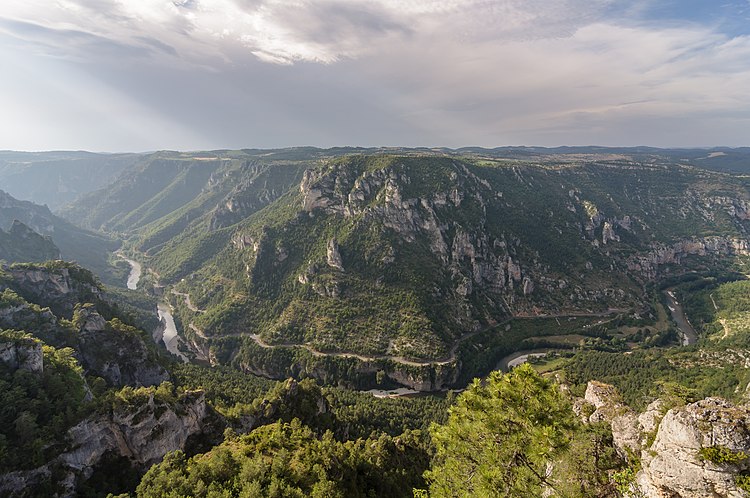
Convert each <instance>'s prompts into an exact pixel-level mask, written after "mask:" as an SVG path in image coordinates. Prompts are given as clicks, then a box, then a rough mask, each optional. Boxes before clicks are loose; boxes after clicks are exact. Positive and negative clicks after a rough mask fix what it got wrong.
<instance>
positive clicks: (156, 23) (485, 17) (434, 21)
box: [3, 0, 614, 64]
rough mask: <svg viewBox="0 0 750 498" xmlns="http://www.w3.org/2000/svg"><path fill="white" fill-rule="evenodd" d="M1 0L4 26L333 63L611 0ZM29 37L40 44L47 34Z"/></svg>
mask: <svg viewBox="0 0 750 498" xmlns="http://www.w3.org/2000/svg"><path fill="white" fill-rule="evenodd" d="M6 1H8V0H6ZM9 1H10V3H9V4H8V5H5V6H4V9H3V16H4V17H5V18H6V25H7V26H10V27H11V30H12V27H13V26H14V24H13V23H12V22H10V21H19V22H30V23H33V24H36V25H38V26H39V27H40V28H47V29H49V30H51V31H56V32H62V31H66V32H71V33H88V34H89V35H91V36H92V37H97V38H107V39H110V42H111V43H114V44H119V45H129V46H132V47H140V48H146V49H151V48H153V47H154V46H156V45H157V44H158V46H160V47H162V48H168V51H167V52H168V53H170V54H172V55H177V54H179V55H180V57H181V58H182V59H197V60H200V61H202V62H205V60H206V59H207V58H210V57H216V56H221V55H223V50H222V48H223V47H225V46H226V45H230V46H232V45H238V46H242V47H244V48H245V49H246V50H247V51H248V52H249V53H252V54H254V55H255V56H256V57H258V58H259V59H261V60H263V61H266V62H273V63H279V64H291V63H294V62H318V63H333V62H336V61H338V60H341V59H342V58H356V57H360V56H362V55H366V54H368V53H372V52H373V51H376V50H377V48H378V47H379V46H381V45H383V44H389V43H390V42H392V41H393V40H394V39H396V40H398V41H399V42H401V43H403V42H405V41H409V40H413V39H415V38H417V39H419V38H422V37H424V38H434V37H438V38H441V39H451V40H454V41H460V40H463V41H464V42H474V41H478V40H494V41H498V40H514V39H534V38H547V37H566V36H571V35H572V34H573V33H574V32H575V30H576V29H578V28H579V27H580V26H583V25H586V24H587V23H590V22H592V21H594V20H596V19H598V18H600V17H601V15H603V13H604V12H605V10H606V8H607V7H609V6H611V5H612V4H613V2H614V0H501V1H489V0H463V1H457V0H423V1H414V0H412V1H410V0H404V1H400V0H317V1H312V0H249V1H248V0H244V1H243V0H173V1H171V2H170V1H164V0H57V1H56V2H55V3H54V4H52V5H41V4H40V3H36V2H28V1H26V0H9ZM15 26H16V27H17V26H18V25H17V24H16V25H15ZM15 34H16V35H21V36H22V35H23V34H24V33H23V30H20V33H19V32H16V33H15ZM29 41H30V42H34V43H38V44H42V45H44V44H45V41H46V40H40V39H38V38H30V39H29ZM45 46H47V47H53V46H56V45H53V44H49V43H48V44H46V45H45ZM57 46H59V45H57ZM63 46H64V45H63ZM69 48H70V50H71V52H73V53H71V56H72V57H75V56H77V55H79V54H77V53H75V52H76V48H78V47H76V46H75V45H73V46H70V47H69ZM149 53H151V52H149ZM87 55H90V54H88V53H87ZM152 55H153V54H152ZM222 58H223V57H222Z"/></svg>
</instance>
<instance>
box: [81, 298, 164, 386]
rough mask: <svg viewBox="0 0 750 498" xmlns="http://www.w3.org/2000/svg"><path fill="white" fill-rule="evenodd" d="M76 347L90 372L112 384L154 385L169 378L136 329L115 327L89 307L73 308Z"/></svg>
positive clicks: (82, 361) (83, 363)
mask: <svg viewBox="0 0 750 498" xmlns="http://www.w3.org/2000/svg"><path fill="white" fill-rule="evenodd" d="M76 322H77V323H79V335H78V337H79V344H78V345H77V348H76V349H77V350H78V353H79V356H80V360H81V364H82V365H83V367H84V368H85V369H86V371H87V372H88V373H90V374H93V375H97V376H99V377H102V378H103V379H104V380H105V381H107V384H109V385H111V386H124V385H131V386H154V385H157V384H160V383H161V382H164V381H165V380H169V373H168V372H167V371H166V370H165V369H164V367H162V366H161V365H160V364H159V362H158V361H156V358H155V357H154V354H153V352H152V351H150V350H149V348H148V347H147V346H146V344H145V342H144V340H143V339H142V338H141V337H140V336H139V335H138V334H137V333H136V332H135V331H126V330H115V329H113V328H112V327H111V326H110V325H108V324H107V322H106V321H105V320H104V318H103V317H102V316H101V315H100V314H99V313H97V312H96V311H95V310H93V309H92V308H88V307H83V308H80V309H78V310H77V311H76Z"/></svg>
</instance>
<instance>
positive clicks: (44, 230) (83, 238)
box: [0, 190, 119, 281]
mask: <svg viewBox="0 0 750 498" xmlns="http://www.w3.org/2000/svg"><path fill="white" fill-rule="evenodd" d="M17 221H19V222H21V223H22V224H23V225H25V226H26V227H27V228H29V229H31V230H33V231H34V232H36V233H37V234H40V235H42V236H44V237H46V238H48V239H50V240H51V241H52V243H53V244H54V245H55V246H57V248H59V256H58V257H62V258H63V259H66V260H69V261H76V262H78V263H80V264H81V265H83V266H85V267H86V268H88V269H90V270H93V271H94V272H95V273H96V274H97V275H99V276H100V278H102V279H103V280H106V281H111V278H112V277H111V276H110V275H111V271H112V267H111V266H110V264H109V254H110V252H111V251H114V250H115V249H117V247H118V246H119V242H117V241H115V240H113V239H111V238H109V237H107V236H106V235H102V234H100V233H95V232H93V231H90V230H84V229H82V228H79V227H78V226H76V225H74V224H72V223H70V222H68V221H66V220H64V219H62V218H60V217H58V216H55V215H54V214H52V212H51V211H50V210H49V208H48V207H47V206H40V205H38V204H34V203H33V202H29V201H22V200H18V199H16V198H14V197H12V196H11V195H9V194H7V193H6V192H3V191H2V190H0V229H2V230H10V229H11V227H12V226H13V225H14V224H15V223H16V222H17ZM17 229H18V228H17ZM47 252H49V251H47ZM45 254H46V252H45ZM39 259H40V258H39V257H34V254H33V253H32V254H30V255H27V257H20V256H19V257H18V258H17V259H16V260H17V261H32V260H39ZM48 259H50V258H48Z"/></svg>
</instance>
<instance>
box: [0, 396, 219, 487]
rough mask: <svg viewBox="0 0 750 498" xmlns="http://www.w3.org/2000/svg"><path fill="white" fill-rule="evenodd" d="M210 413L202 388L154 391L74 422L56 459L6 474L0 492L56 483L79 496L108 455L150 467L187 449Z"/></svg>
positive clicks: (1, 478) (138, 466)
mask: <svg viewBox="0 0 750 498" xmlns="http://www.w3.org/2000/svg"><path fill="white" fill-rule="evenodd" d="M207 415H208V408H207V405H206V400H205V397H204V395H203V393H202V392H189V393H185V394H184V395H183V396H182V397H181V398H180V399H179V400H177V401H175V402H169V401H166V400H162V399H159V398H158V397H156V396H155V395H154V393H153V392H152V393H150V394H149V395H148V396H147V397H146V398H145V399H139V400H137V402H135V403H134V404H132V405H131V404H124V405H120V406H117V407H115V408H114V409H113V410H112V411H111V412H110V413H108V414H98V415H94V416H91V417H89V418H87V419H86V420H83V421H82V422H80V423H79V424H78V425H76V426H74V427H72V428H71V429H70V430H69V431H68V434H67V440H68V443H67V448H68V449H67V450H65V451H64V452H63V453H61V454H60V455H58V456H57V457H56V458H55V459H54V460H52V461H51V462H49V463H48V464H46V465H44V466H43V467H41V468H38V469H34V470H30V471H20V472H13V473H9V474H5V475H3V476H0V495H3V496H26V493H28V492H31V493H32V495H33V494H34V490H35V489H44V488H45V487H46V486H47V485H49V484H52V485H53V486H57V487H58V488H60V489H59V496H64V497H66V496H74V495H75V494H76V490H77V488H78V486H79V485H80V484H81V483H83V482H85V481H86V480H87V479H88V478H89V477H90V476H91V474H92V473H93V471H94V469H95V468H96V466H97V465H98V464H99V463H100V462H101V461H102V460H103V459H104V458H105V456H108V455H115V456H119V457H124V458H126V459H127V460H128V461H129V462H130V463H131V464H132V465H133V466H134V467H137V468H144V469H145V468H147V467H148V466H149V465H151V464H154V463H156V462H158V461H160V460H161V459H162V458H163V457H164V455H165V454H166V453H168V452H170V451H174V450H178V449H182V448H184V447H185V445H186V443H187V441H188V439H189V438H190V437H191V436H194V435H197V434H199V433H201V431H202V430H203V426H204V423H205V420H206V418H207ZM53 472H54V478H52V474H53ZM51 479H54V480H53V482H50V480H51Z"/></svg>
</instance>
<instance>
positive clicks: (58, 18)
mask: <svg viewBox="0 0 750 498" xmlns="http://www.w3.org/2000/svg"><path fill="white" fill-rule="evenodd" d="M651 1H652V0H634V1H632V2H629V3H627V5H625V6H623V5H622V4H623V3H622V2H615V1H614V0H494V1H493V0H421V1H418V0H318V1H312V0H286V1H282V0H175V1H169V0H54V1H45V0H25V1H24V0H4V1H3V7H2V9H0V37H4V40H6V41H8V40H10V43H6V44H5V45H6V46H5V47H4V48H3V46H2V45H3V44H0V52H2V50H3V49H4V50H6V51H12V52H13V53H15V54H17V55H18V56H19V57H21V56H23V55H24V54H25V55H26V56H27V58H28V59H29V60H30V61H32V62H33V61H34V60H37V59H39V57H37V56H39V55H40V54H41V55H44V56H46V57H47V58H49V57H53V58H55V59H56V60H58V61H61V64H63V63H67V64H69V66H68V68H69V69H70V68H73V69H74V70H83V71H85V72H86V73H87V74H86V75H84V76H81V78H89V79H91V80H93V83H91V84H90V85H88V86H87V85H83V84H81V85H79V86H80V88H78V87H71V88H68V89H67V91H70V92H72V93H74V94H76V97H77V98H78V99H79V100H81V101H85V100H86V98H87V97H88V95H87V94H86V90H85V89H86V88H89V87H94V88H98V89H99V90H98V91H96V92H93V93H92V94H91V95H92V98H93V97H95V98H96V99H98V102H99V104H97V105H98V108H99V109H101V112H102V113H103V114H106V113H107V111H106V109H107V102H108V101H109V100H112V99H114V100H117V101H118V102H123V101H127V102H132V103H133V105H130V106H125V107H128V108H130V109H132V112H134V113H138V114H139V117H137V118H133V119H132V122H133V123H144V122H150V121H155V122H162V123H171V124H169V125H164V126H161V127H160V129H163V130H170V131H169V132H168V133H167V132H166V131H165V132H164V133H165V136H167V135H168V136H170V137H177V136H179V137H182V138H180V139H179V140H175V141H171V142H169V143H179V144H186V143H192V142H191V141H193V140H195V137H196V136H203V137H208V136H210V137H212V138H211V140H213V141H212V142H211V143H215V146H217V147H223V146H229V145H233V146H246V145H248V143H247V140H250V139H252V140H253V142H252V143H253V144H255V145H283V144H286V145H294V144H299V143H312V144H319V145H335V144H342V143H350V144H370V145H376V144H402V145H407V144H420V143H421V144H425V145H448V146H460V145H466V144H469V143H472V144H483V145H497V144H504V143H526V144H547V145H554V144H564V143H584V142H585V143H609V144H613V143H648V144H655V145H690V137H693V140H694V142H700V144H706V143H711V142H713V143H727V144H742V143H745V144H746V143H748V138H750V137H748V134H747V132H746V131H745V130H748V126H747V125H748V119H749V118H750V95H749V94H748V93H747V88H750V66H748V63H747V61H748V60H750V37H748V36H732V35H727V34H724V33H722V32H721V31H719V30H718V28H717V27H716V25H715V24H712V25H700V24H697V23H695V22H692V23H687V22H685V23H677V22H671V23H669V24H666V23H659V22H657V21H655V20H651V21H644V20H643V19H641V18H637V17H633V16H637V14H633V12H636V13H638V12H643V11H645V10H647V9H645V8H644V5H645V4H647V3H649V2H651ZM613 12H617V15H615V14H613ZM32 62H30V63H32ZM204 68H207V69H210V70H211V74H212V75H214V76H215V77H212V78H213V79H212V78H209V77H208V76H205V75H206V74H208V72H206V71H202V70H201V69H204ZM199 74H200V75H201V76H205V79H206V81H207V82H208V81H209V80H210V81H211V82H212V83H211V84H213V85H215V86H213V87H211V86H210V85H209V83H206V84H205V85H206V86H205V87H198V86H196V90H195V91H194V92H183V93H184V96H183V94H181V93H178V94H176V95H175V92H174V91H172V88H173V87H170V86H169V85H170V84H171V85H185V86H188V87H189V86H191V85H196V83H195V81H194V80H195V79H197V75H199ZM13 77H14V76H13V75H12V74H11V75H10V76H7V78H13ZM152 79H153V80H159V79H160V80H163V81H169V82H170V84H165V83H162V85H161V86H158V85H155V84H154V83H153V82H152V81H151V80H152ZM105 80H106V81H105ZM50 81H51V83H50V84H54V82H55V81H56V80H55V78H50ZM217 81H218V82H220V83H217ZM107 85H110V86H113V87H116V89H115V90H113V91H114V92H115V93H107V92H105V91H104V90H103V87H105V86H107ZM20 86H21V85H16V87H20ZM198 88H200V90H198ZM9 91H10V90H9ZM38 91H39V92H43V91H44V90H43V89H39V90H38ZM27 93H28V92H27ZM118 96H119V97H118ZM6 97H7V96H6ZM125 97H127V100H123V99H124V98H125ZM180 98H183V99H184V100H182V101H181V100H179V99H180ZM7 99H9V100H12V99H13V97H12V96H10V97H7ZM165 101H166V102H167V103H165ZM237 103H241V104H237ZM136 104H137V105H136ZM92 105H93V104H92ZM242 105H244V106H246V109H243V108H242ZM89 107H90V108H91V109H92V110H91V113H93V114H95V113H96V110H95V108H94V107H96V106H94V107H92V106H89ZM117 108H118V109H121V110H122V107H117ZM43 112H44V111H41V110H35V111H34V112H33V113H20V112H19V113H18V114H19V120H20V121H23V120H24V119H26V120H30V119H31V117H29V116H30V115H33V116H36V113H41V114H40V116H38V117H36V118H34V119H35V121H33V122H38V123H41V122H43V121H44V119H43V116H42V114H43ZM49 112H52V111H49ZM56 112H57V113H58V115H64V114H66V113H69V112H71V111H70V110H66V111H63V110H59V111H56ZM123 112H125V111H123ZM93 114H92V115H93ZM175 114H178V115H179V118H175V117H174V116H175ZM207 114H208V115H211V116H214V117H215V121H211V120H208V119H206V117H205V116H206V115H207ZM222 116H231V118H229V117H227V118H225V119H222ZM159 120H161V121H159ZM218 120H221V121H222V122H221V123H218V124H217V123H216V121H218ZM47 121H49V119H48V120H47ZM183 121H184V123H183ZM33 122H32V121H29V123H30V124H29V127H28V129H31V128H32V125H33ZM90 122H91V120H87V122H86V123H83V124H81V128H82V129H84V128H85V127H86V126H90ZM176 122H179V123H180V126H176V125H175V124H174V123H176ZM45 126H46V124H45ZM217 126H218V127H220V129H221V133H217V132H216V131H215V130H214V129H213V128H212V127H214V128H215V127H217ZM137 127H138V126H135V125H133V127H132V128H137ZM248 130H251V131H252V133H253V134H252V136H251V135H250V133H249V131H248ZM0 131H1V130H0ZM71 133H72V132H71ZM129 133H130V132H129ZM1 134H2V133H0V135H1ZM130 135H133V133H130ZM216 135H218V138H216ZM133 136H134V135H133ZM149 138H150V139H151V138H153V137H149ZM205 140H206V141H203V142H200V143H201V144H206V143H207V141H208V139H205ZM221 140H225V141H224V142H221ZM165 141H166V140H165ZM152 142H153V140H151V141H149V142H148V146H147V147H148V148H151V147H153V144H152ZM137 143H138V142H137V137H136V138H135V139H134V141H133V142H128V147H129V148H138V147H137V146H136V145H133V144H137ZM144 143H145V142H144ZM8 145H9V146H12V144H8ZM693 145H698V143H693ZM196 146H197V145H196ZM188 147H189V146H188ZM100 148H101V147H100ZM141 148H143V147H141Z"/></svg>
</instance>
